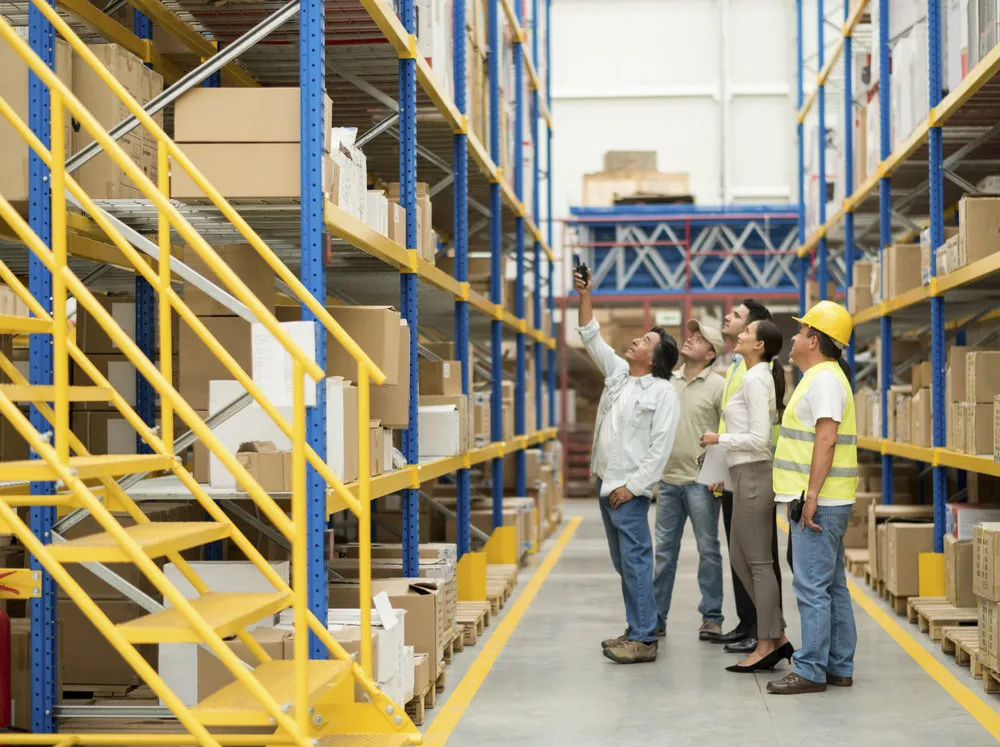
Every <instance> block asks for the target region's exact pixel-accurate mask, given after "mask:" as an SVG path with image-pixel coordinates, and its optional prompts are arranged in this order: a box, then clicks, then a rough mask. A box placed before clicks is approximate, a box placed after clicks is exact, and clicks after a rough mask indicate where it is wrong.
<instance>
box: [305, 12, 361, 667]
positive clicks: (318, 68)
mask: <svg viewBox="0 0 1000 747" xmlns="http://www.w3.org/2000/svg"><path fill="white" fill-rule="evenodd" d="M325 5H326V4H325V2H324V0H302V6H301V9H300V11H299V13H300V20H299V27H300V31H299V85H300V86H301V88H302V90H301V92H300V93H301V95H300V97H299V128H300V141H301V154H300V163H301V164H302V168H301V180H300V189H301V195H302V213H301V217H300V224H299V225H300V231H301V234H302V236H301V241H302V247H301V253H302V268H301V270H300V271H299V272H300V276H301V280H302V284H303V285H305V287H306V288H307V289H308V290H309V292H310V293H311V294H312V295H313V297H315V298H316V299H318V300H319V301H320V303H326V267H325V263H324V251H323V244H324V231H325V223H324V219H323V183H322V174H323V145H324V132H323V131H324V128H325V126H326V125H325V122H324V119H325V116H324V111H323V99H324V96H325V94H326V7H325ZM302 319H303V320H304V321H315V319H316V317H315V315H314V314H313V313H312V312H311V311H309V309H308V308H307V307H306V306H305V304H303V306H302ZM316 362H317V363H318V364H319V366H320V367H321V368H323V369H324V370H325V369H326V330H325V329H324V328H323V327H321V326H320V325H319V324H317V325H316ZM306 438H307V439H308V442H309V445H310V446H312V448H313V449H315V451H316V453H317V454H326V382H325V381H321V382H320V383H319V384H317V385H316V406H315V407H310V408H309V409H308V411H307V413H306ZM362 467H363V468H367V465H362ZM325 488H326V485H325V483H324V481H323V479H322V478H321V477H320V476H319V474H318V473H317V472H316V471H315V470H314V469H313V468H312V467H309V470H308V473H307V476H306V500H307V505H308V509H307V510H308V516H307V519H306V528H305V531H306V543H307V548H306V557H307V559H308V565H309V609H310V610H311V611H312V612H313V614H315V615H317V616H319V619H320V620H324V619H326V610H327V607H328V605H327V588H326V587H327V580H326V578H327V574H326V558H325V557H324V553H323V550H324V544H323V533H324V530H325V529H326V519H327V515H326V490H325ZM309 656H310V658H313V659H322V658H325V656H326V647H325V646H323V644H321V643H320V641H319V639H318V638H317V637H316V636H315V635H310V636H309Z"/></svg>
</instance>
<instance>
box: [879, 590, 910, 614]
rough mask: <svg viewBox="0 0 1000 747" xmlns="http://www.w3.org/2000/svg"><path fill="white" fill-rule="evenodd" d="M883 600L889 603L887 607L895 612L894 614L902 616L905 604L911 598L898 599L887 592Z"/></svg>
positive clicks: (904, 612) (904, 611)
mask: <svg viewBox="0 0 1000 747" xmlns="http://www.w3.org/2000/svg"><path fill="white" fill-rule="evenodd" d="M885 598H886V599H887V600H888V601H889V606H890V607H892V608H893V609H894V610H896V614H897V615H900V616H902V615H905V614H906V603H907V601H908V600H909V599H911V598H912V597H898V596H896V595H895V594H890V593H889V592H888V591H887V592H886V593H885Z"/></svg>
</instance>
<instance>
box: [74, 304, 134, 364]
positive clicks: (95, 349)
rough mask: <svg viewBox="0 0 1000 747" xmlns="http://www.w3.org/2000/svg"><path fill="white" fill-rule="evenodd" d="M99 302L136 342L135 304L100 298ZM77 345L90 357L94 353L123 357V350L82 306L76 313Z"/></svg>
mask: <svg viewBox="0 0 1000 747" xmlns="http://www.w3.org/2000/svg"><path fill="white" fill-rule="evenodd" d="M98 300H99V301H100V303H101V306H103V307H104V310H105V311H107V312H109V313H110V314H111V317H112V318H113V319H114V321H115V322H117V323H118V326H119V327H121V328H122V330H123V331H124V332H125V334H127V335H128V336H129V339H130V340H132V341H133V342H135V302H134V301H122V300H119V299H112V298H100V297H98ZM76 344H77V345H78V346H79V348H80V350H82V351H83V352H84V353H87V354H88V355H90V354H92V353H97V354H102V355H110V354H118V355H122V351H121V349H120V348H119V347H118V346H117V345H116V344H115V343H113V342H112V341H111V338H110V337H109V336H108V333H107V332H105V331H104V327H102V326H101V325H100V324H98V323H97V320H96V319H95V318H94V317H93V316H92V315H91V313H90V312H89V311H87V309H86V308H84V307H83V305H82V304H81V305H79V306H78V307H77V312H76Z"/></svg>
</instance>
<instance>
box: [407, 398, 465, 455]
mask: <svg viewBox="0 0 1000 747" xmlns="http://www.w3.org/2000/svg"><path fill="white" fill-rule="evenodd" d="M418 414H419V415H418V417H419V420H418V423H419V424H418V426H417V428H418V433H419V441H420V445H419V451H420V458H421V459H425V458H433V457H447V456H457V455H459V454H461V453H462V442H461V439H460V438H459V434H460V425H459V422H458V408H457V407H456V406H455V405H424V406H423V407H420V408H418Z"/></svg>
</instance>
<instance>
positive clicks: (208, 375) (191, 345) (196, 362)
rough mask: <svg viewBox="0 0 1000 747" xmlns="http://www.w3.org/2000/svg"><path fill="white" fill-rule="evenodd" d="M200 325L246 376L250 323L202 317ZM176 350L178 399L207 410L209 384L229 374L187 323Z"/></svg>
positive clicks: (250, 361) (234, 318)
mask: <svg viewBox="0 0 1000 747" xmlns="http://www.w3.org/2000/svg"><path fill="white" fill-rule="evenodd" d="M201 322H202V323H203V324H204V325H205V327H207V328H208V331H209V332H210V333H211V334H212V335H214V336H215V338H216V339H217V340H218V341H219V342H220V343H222V345H223V346H224V347H225V348H226V352H228V353H229V355H231V356H232V357H233V359H234V360H235V361H236V363H238V364H239V366H240V367H241V368H242V369H243V370H244V371H246V372H247V375H250V373H251V368H252V364H253V345H252V343H251V325H250V323H249V322H247V321H245V320H244V319H242V318H240V317H238V316H216V317H202V318H201ZM177 349H178V352H179V356H180V357H179V370H178V381H179V387H178V390H179V391H180V394H181V396H182V397H184V399H186V400H187V403H188V404H189V405H191V407H193V408H194V409H195V410H208V409H209V404H208V402H209V396H208V389H209V382H210V381H212V380H213V379H219V380H221V379H232V378H233V376H232V374H231V373H229V369H227V368H226V367H225V366H224V365H223V363H222V361H220V360H219V359H218V358H216V357H215V356H214V355H213V354H212V353H211V352H210V351H209V349H208V348H207V347H205V344H204V343H203V342H202V341H201V338H199V337H198V336H197V335H196V334H195V333H194V332H193V331H192V330H191V328H190V327H189V326H188V325H187V324H182V325H181V328H180V339H179V340H178V344H177ZM234 399H235V397H234ZM243 440H246V439H243Z"/></svg>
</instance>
